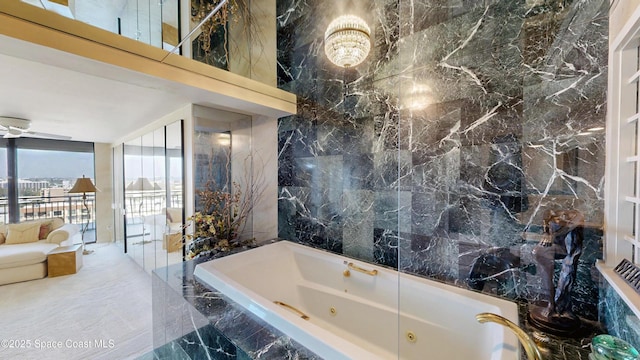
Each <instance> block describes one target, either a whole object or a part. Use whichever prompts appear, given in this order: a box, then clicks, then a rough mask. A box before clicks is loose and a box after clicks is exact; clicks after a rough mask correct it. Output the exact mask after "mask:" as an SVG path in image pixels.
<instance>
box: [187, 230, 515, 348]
mask: <svg viewBox="0 0 640 360" xmlns="http://www.w3.org/2000/svg"><path fill="white" fill-rule="evenodd" d="M327 255H329V256H330V257H331V259H329V260H327V258H326V257H327ZM351 261H352V260H350V259H348V258H344V257H341V256H337V255H333V254H328V253H326V252H323V251H320V250H316V249H311V248H308V247H306V246H301V245H298V244H293V243H290V242H287V241H282V242H278V243H275V244H270V245H266V246H263V247H261V248H259V249H255V250H252V251H249V252H244V253H242V254H237V255H233V256H229V257H226V258H224V259H219V260H215V261H212V262H207V263H203V264H200V265H198V267H197V268H196V272H195V273H196V276H197V277H198V278H200V279H201V280H202V281H203V282H205V283H206V284H208V285H210V286H212V287H213V288H216V289H218V290H220V291H221V292H222V293H223V294H225V296H228V297H229V298H231V299H232V300H233V301H235V302H238V303H239V304H240V305H242V306H243V307H244V308H246V309H248V310H249V311H251V312H253V313H254V314H255V315H257V316H258V317H259V318H261V319H263V320H265V321H266V322H267V323H269V324H271V325H273V326H274V327H276V328H277V329H279V330H280V331H282V332H284V333H285V334H288V335H289V336H291V337H292V338H293V339H294V340H296V341H298V342H300V343H301V344H302V345H304V346H305V347H307V348H309V349H310V350H312V351H314V352H315V353H317V354H318V355H320V356H321V357H323V358H327V359H360V358H363V359H364V358H366V359H398V353H399V354H400V358H401V359H421V358H424V356H427V357H428V358H431V359H451V358H474V359H491V360H506V359H509V360H511V359H517V358H518V349H519V347H518V344H517V340H516V338H515V336H513V335H512V334H511V333H510V332H508V331H507V330H506V329H505V328H504V327H502V326H499V325H497V324H479V323H477V322H476V321H475V314H477V313H479V312H484V311H490V312H494V313H498V314H501V315H503V316H505V317H507V318H509V319H511V320H512V321H517V306H516V304H514V303H510V302H507V301H504V300H501V299H497V298H493V297H490V296H487V295H483V294H478V293H474V292H470V291H467V290H464V289H458V288H455V287H452V286H448V285H443V284H440V283H437V282H433V281H430V280H426V279H422V278H417V277H414V276H410V275H406V274H399V273H397V272H395V271H391V270H388V269H384V268H380V267H374V266H372V265H367V264H359V265H360V266H362V267H364V266H368V268H375V269H376V271H377V274H376V275H375V276H371V275H367V274H364V273H360V272H357V271H351V273H352V275H351V276H349V277H345V276H344V275H343V271H344V270H345V269H346V262H351ZM318 269H319V271H318ZM399 285H401V287H399ZM376 288H377V289H381V288H382V289H386V290H385V291H383V292H380V291H377V292H375V291H373V290H374V289H376ZM374 294H375V295H374ZM373 297H376V299H373ZM372 300H373V301H372ZM274 301H276V302H278V304H276V303H274ZM453 304H455V305H453ZM451 306H454V307H453V308H452V307H451ZM398 308H400V309H401V312H400V313H399V314H398V312H397V309H398ZM447 308H449V310H448V311H447ZM452 309H453V310H452ZM301 313H304V315H305V316H307V317H308V319H302V318H301Z"/></svg>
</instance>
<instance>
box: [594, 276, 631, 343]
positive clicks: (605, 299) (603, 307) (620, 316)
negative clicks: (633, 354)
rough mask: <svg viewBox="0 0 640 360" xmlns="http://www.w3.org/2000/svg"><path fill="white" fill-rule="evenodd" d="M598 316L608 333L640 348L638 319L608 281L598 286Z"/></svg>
mask: <svg viewBox="0 0 640 360" xmlns="http://www.w3.org/2000/svg"><path fill="white" fill-rule="evenodd" d="M598 308H599V309H600V312H601V313H600V318H601V319H602V320H603V322H604V325H605V326H606V328H607V329H608V332H609V334H611V335H614V336H617V337H619V338H621V339H623V340H625V341H627V342H628V343H629V344H631V345H633V346H634V347H635V348H636V349H640V319H638V317H637V316H636V315H635V314H634V313H633V311H632V310H631V309H630V308H629V306H627V304H626V303H625V302H624V300H622V298H620V296H619V295H618V293H617V292H615V290H614V289H613V287H612V286H611V285H609V283H608V282H606V281H603V284H602V287H601V288H600V306H599V307H598Z"/></svg>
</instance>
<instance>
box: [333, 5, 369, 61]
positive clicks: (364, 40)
mask: <svg viewBox="0 0 640 360" xmlns="http://www.w3.org/2000/svg"><path fill="white" fill-rule="evenodd" d="M370 37H371V29H370V28H369V25H367V23H366V22H365V21H364V20H362V19H361V18H359V17H357V16H355V15H343V16H340V17H338V18H336V19H335V20H333V21H332V22H331V23H330V24H329V27H327V31H326V32H325V33H324V52H325V53H326V54H327V57H328V58H329V60H331V62H332V63H334V64H336V65H338V66H342V67H345V68H348V67H353V66H356V65H358V64H360V63H362V62H363V61H364V59H366V57H367V55H369V51H370V50H371V38H370Z"/></svg>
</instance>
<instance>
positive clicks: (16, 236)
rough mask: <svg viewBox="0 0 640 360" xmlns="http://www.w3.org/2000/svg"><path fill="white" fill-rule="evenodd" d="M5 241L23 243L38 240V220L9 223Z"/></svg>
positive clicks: (7, 242)
mask: <svg viewBox="0 0 640 360" xmlns="http://www.w3.org/2000/svg"><path fill="white" fill-rule="evenodd" d="M7 227H8V230H7V238H6V240H5V243H6V244H7V245H10V244H24V243H31V242H36V241H38V234H39V232H40V222H24V223H19V224H9V225H8V226H7Z"/></svg>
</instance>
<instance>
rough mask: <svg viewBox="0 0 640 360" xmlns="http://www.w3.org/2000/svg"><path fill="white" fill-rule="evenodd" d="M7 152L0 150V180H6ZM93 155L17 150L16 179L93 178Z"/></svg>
mask: <svg viewBox="0 0 640 360" xmlns="http://www.w3.org/2000/svg"><path fill="white" fill-rule="evenodd" d="M6 154H7V150H6V149H4V148H0V178H4V179H6V178H7V156H6ZM93 169H94V164H93V154H91V153H76V152H68V151H45V150H31V149H18V178H20V179H30V178H70V179H75V178H79V177H82V175H86V176H87V177H91V178H93V174H94V170H93Z"/></svg>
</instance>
